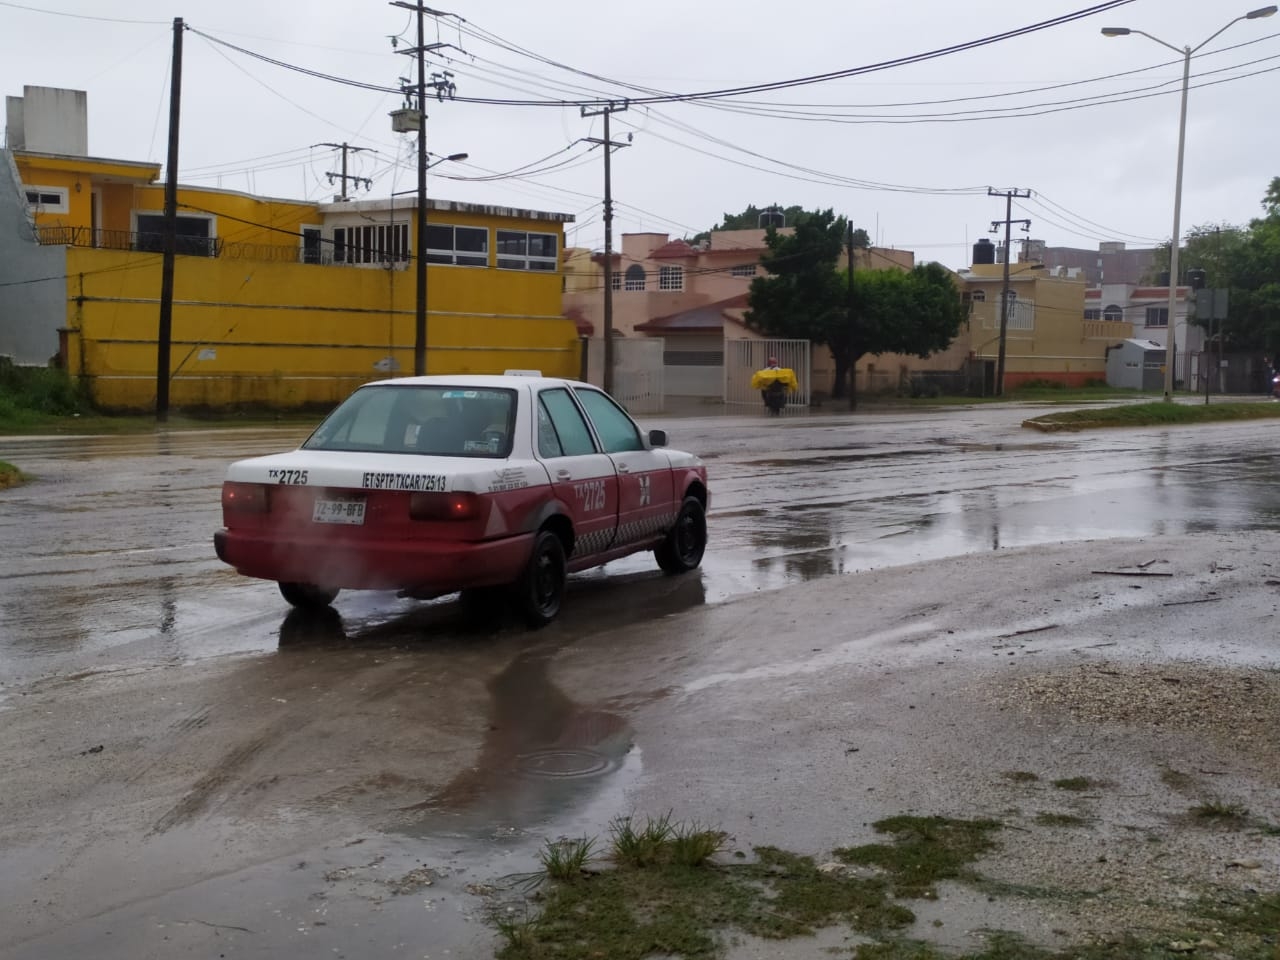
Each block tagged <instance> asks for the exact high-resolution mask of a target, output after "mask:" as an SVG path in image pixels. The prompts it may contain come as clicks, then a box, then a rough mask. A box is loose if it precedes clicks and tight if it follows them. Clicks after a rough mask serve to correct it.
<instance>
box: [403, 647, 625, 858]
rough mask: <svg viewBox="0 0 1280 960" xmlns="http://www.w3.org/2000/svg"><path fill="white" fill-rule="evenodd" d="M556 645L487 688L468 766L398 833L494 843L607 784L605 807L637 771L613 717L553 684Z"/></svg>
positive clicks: (576, 804)
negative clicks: (477, 745)
mask: <svg viewBox="0 0 1280 960" xmlns="http://www.w3.org/2000/svg"><path fill="white" fill-rule="evenodd" d="M557 652H558V645H556V646H550V645H549V646H544V647H539V648H534V649H532V650H529V651H526V652H524V653H522V654H520V655H519V656H517V657H516V658H515V659H514V660H512V661H511V663H509V664H508V665H507V666H506V668H505V669H503V671H502V672H501V673H499V674H498V675H497V676H495V677H494V678H493V679H492V680H491V681H490V682H489V684H488V687H489V694H490V697H491V704H490V708H489V719H488V723H489V727H488V730H487V731H486V733H485V738H484V744H483V746H482V747H481V750H480V755H479V756H478V757H477V759H476V762H475V764H474V765H473V766H472V767H470V768H469V769H467V770H464V771H462V772H461V773H460V774H459V775H458V776H456V777H455V778H454V779H453V780H452V781H451V782H450V783H448V784H447V785H446V786H445V787H444V788H443V789H442V790H440V791H439V792H438V793H436V794H435V795H434V796H431V797H429V798H427V799H425V800H423V801H422V802H421V803H419V804H416V805H414V806H413V807H410V808H408V809H406V810H404V811H403V813H404V814H405V815H406V816H405V820H404V822H403V824H402V827H400V828H397V829H407V830H410V831H412V832H415V833H417V832H419V831H422V830H427V831H429V832H431V833H433V834H435V833H439V832H441V831H444V832H447V833H451V834H454V835H463V836H468V837H475V838H481V837H484V838H492V837H494V836H495V835H501V834H502V833H503V832H504V831H523V830H526V829H529V828H532V827H537V826H540V825H542V824H545V823H548V822H551V821H555V820H558V819H561V818H563V817H564V816H565V815H566V814H572V813H574V812H575V811H577V812H579V813H581V812H582V810H581V808H582V807H583V806H584V805H585V804H586V802H587V801H588V800H590V799H591V798H592V797H593V796H594V795H596V794H598V793H599V792H600V791H601V790H602V789H603V788H604V787H605V786H606V785H608V786H609V788H610V791H609V792H610V793H611V794H612V796H611V797H610V800H609V803H608V807H609V808H610V809H616V806H617V805H616V803H615V799H616V797H617V796H618V795H619V794H620V792H621V791H622V790H623V789H625V787H626V785H627V784H628V783H629V782H631V781H633V780H634V779H635V778H636V777H637V776H638V775H639V773H640V762H639V761H640V753H639V750H638V749H637V748H636V746H635V732H634V730H633V729H632V727H631V724H630V722H629V721H628V720H627V719H626V718H625V717H623V716H622V715H620V714H617V713H613V712H610V711H607V710H600V709H593V708H589V707H583V706H582V705H580V704H578V703H576V702H574V701H573V700H572V699H571V698H570V697H569V696H568V695H567V694H566V693H565V692H564V691H563V690H562V689H560V687H559V686H557V685H556V683H555V682H554V681H553V680H552V679H551V676H550V669H551V662H552V660H553V659H554V657H555V655H556V653H557Z"/></svg>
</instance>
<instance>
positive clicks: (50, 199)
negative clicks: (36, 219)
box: [22, 187, 71, 213]
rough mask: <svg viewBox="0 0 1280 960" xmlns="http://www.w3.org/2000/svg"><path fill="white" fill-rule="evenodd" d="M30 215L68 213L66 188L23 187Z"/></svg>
mask: <svg viewBox="0 0 1280 960" xmlns="http://www.w3.org/2000/svg"><path fill="white" fill-rule="evenodd" d="M22 189H23V192H24V193H25V194H26V195H27V208H28V209H29V210H30V211H31V212H32V213H70V212H71V210H70V207H69V206H68V204H67V188H66V187H23V188H22Z"/></svg>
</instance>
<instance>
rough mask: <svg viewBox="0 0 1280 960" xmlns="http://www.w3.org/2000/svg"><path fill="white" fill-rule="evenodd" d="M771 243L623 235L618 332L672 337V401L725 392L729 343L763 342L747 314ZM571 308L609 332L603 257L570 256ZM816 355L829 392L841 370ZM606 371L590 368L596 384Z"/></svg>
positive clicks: (744, 233)
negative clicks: (834, 374)
mask: <svg viewBox="0 0 1280 960" xmlns="http://www.w3.org/2000/svg"><path fill="white" fill-rule="evenodd" d="M779 232H780V233H784V234H785V233H790V232H791V228H790V227H783V228H780V229H779ZM764 238H765V231H764V230H763V229H757V230H719V231H713V232H712V233H711V237H710V239H709V240H707V241H706V242H704V243H703V244H701V245H699V246H691V245H690V244H688V243H686V242H685V241H684V240H672V239H671V237H670V236H669V235H668V234H665V233H626V234H623V235H622V250H621V252H620V253H616V254H614V255H613V262H612V277H611V283H612V293H613V330H614V335H615V336H617V337H636V338H655V337H661V338H662V339H663V343H664V350H663V353H664V357H663V366H664V373H663V376H664V383H665V392H666V393H667V394H668V395H672V396H691V397H719V396H721V394H722V392H723V385H724V358H725V341H726V340H737V339H760V335H759V334H758V333H756V332H754V331H752V330H751V329H750V328H748V327H747V325H746V323H745V322H744V316H745V314H746V312H747V295H748V292H749V290H750V287H751V281H752V279H753V278H754V277H756V276H757V274H759V273H761V272H762V271H761V268H760V266H759V263H760V257H761V256H762V255H763V254H765V253H766V252H767V250H768V248H767V247H766V246H765V242H764ZM914 262H915V256H914V254H912V253H911V252H910V251H908V250H887V249H880V248H873V249H871V250H869V251H859V253H858V263H857V266H858V267H859V268H860V269H861V268H864V267H869V266H870V267H896V268H901V269H907V270H909V269H911V267H912V266H913V265H914ZM564 306H565V314H566V315H567V316H568V317H570V318H571V319H573V320H574V321H575V322H576V323H577V324H578V330H579V332H580V333H581V334H582V335H584V336H587V337H590V338H592V339H593V340H597V339H599V338H600V337H602V336H603V331H604V257H603V255H602V254H598V253H596V254H592V253H589V252H587V251H584V250H581V249H573V250H569V251H566V257H565V294H564ZM597 353H598V351H597ZM812 358H813V359H812V367H813V369H812V371H811V372H812V375H813V380H812V381H811V382H813V383H814V384H815V385H817V386H818V388H819V389H823V390H825V389H827V388H828V387H829V385H830V382H831V376H832V369H833V366H834V365H833V363H832V360H831V356H830V352H829V351H827V350H815V351H813V352H812ZM597 373H598V371H595V370H591V371H589V375H590V376H591V377H592V378H593V379H594V378H596V377H597Z"/></svg>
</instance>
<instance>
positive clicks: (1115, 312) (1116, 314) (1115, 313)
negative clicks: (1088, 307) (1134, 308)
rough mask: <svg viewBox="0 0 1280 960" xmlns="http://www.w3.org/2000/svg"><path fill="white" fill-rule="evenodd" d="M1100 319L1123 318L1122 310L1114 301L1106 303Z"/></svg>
mask: <svg viewBox="0 0 1280 960" xmlns="http://www.w3.org/2000/svg"><path fill="white" fill-rule="evenodd" d="M1102 319H1103V320H1123V319H1124V311H1123V310H1121V309H1120V308H1119V307H1118V306H1116V305H1115V304H1114V303H1112V304H1108V305H1107V309H1105V310H1103V311H1102Z"/></svg>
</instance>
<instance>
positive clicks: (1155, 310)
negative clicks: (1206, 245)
mask: <svg viewBox="0 0 1280 960" xmlns="http://www.w3.org/2000/svg"><path fill="white" fill-rule="evenodd" d="M1176 302H1177V309H1176V310H1175V315H1174V318H1173V336H1174V351H1175V360H1174V367H1173V369H1174V380H1175V381H1179V382H1182V383H1187V384H1189V383H1190V380H1189V379H1188V376H1187V374H1188V367H1187V363H1188V357H1191V356H1194V355H1196V354H1198V353H1200V351H1202V350H1203V349H1204V344H1205V329H1204V328H1203V327H1201V326H1199V325H1197V324H1196V323H1194V322H1192V317H1193V315H1194V312H1195V304H1194V302H1193V301H1192V299H1191V288H1190V287H1183V286H1180V287H1178V290H1177V301H1176ZM1084 318H1085V319H1086V320H1111V321H1117V320H1123V321H1127V322H1128V323H1131V324H1132V325H1133V336H1134V337H1136V338H1138V339H1140V340H1149V341H1154V342H1155V343H1158V344H1160V346H1162V347H1165V346H1167V345H1168V343H1169V340H1168V337H1169V288H1168V287H1148V286H1140V285H1138V284H1135V283H1104V284H1103V285H1102V286H1100V287H1092V288H1090V289H1089V290H1087V291H1086V292H1085V308H1084Z"/></svg>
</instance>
